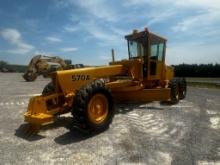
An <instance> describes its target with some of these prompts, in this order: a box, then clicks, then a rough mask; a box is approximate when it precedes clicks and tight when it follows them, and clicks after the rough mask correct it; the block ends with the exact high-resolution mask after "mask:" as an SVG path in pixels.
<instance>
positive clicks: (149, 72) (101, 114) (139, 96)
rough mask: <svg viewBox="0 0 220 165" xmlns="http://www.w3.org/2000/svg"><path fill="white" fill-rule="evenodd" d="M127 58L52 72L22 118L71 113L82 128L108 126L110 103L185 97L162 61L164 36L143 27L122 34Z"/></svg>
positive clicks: (42, 119)
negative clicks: (124, 39)
mask: <svg viewBox="0 0 220 165" xmlns="http://www.w3.org/2000/svg"><path fill="white" fill-rule="evenodd" d="M125 38H126V39H127V43H128V54H129V58H128V59H127V60H122V61H115V60H114V58H113V60H112V62H110V63H109V65H108V66H101V67H89V68H80V69H74V70H62V71H56V72H54V73H53V74H52V76H51V77H52V81H51V83H49V84H48V85H47V86H46V87H45V88H44V90H43V92H42V95H40V96H35V97H32V98H31V99H30V102H29V106H28V110H27V112H26V113H25V114H24V117H25V121H27V122H28V123H30V124H31V125H35V126H42V125H46V124H49V123H52V122H54V119H55V117H56V116H57V115H60V114H64V113H68V112H71V113H72V116H73V119H74V121H76V122H77V123H79V125H81V126H82V128H85V129H88V130H91V131H100V130H105V129H106V128H108V126H109V124H110V123H111V121H112V119H113V116H114V102H148V101H169V102H171V103H173V104H176V103H177V102H178V101H179V99H183V98H185V96H186V81H185V79H184V78H178V79H177V78H174V69H173V68H172V67H170V66H167V65H166V64H165V54H166V41H167V40H166V39H165V38H163V37H160V36H158V35H156V34H153V33H151V32H149V31H148V29H145V30H144V31H141V32H138V31H137V30H134V31H133V33H132V34H130V35H127V36H125Z"/></svg>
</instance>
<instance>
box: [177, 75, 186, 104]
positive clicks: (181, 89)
mask: <svg viewBox="0 0 220 165" xmlns="http://www.w3.org/2000/svg"><path fill="white" fill-rule="evenodd" d="M186 92H187V83H186V79H185V78H180V79H179V98H180V100H182V99H184V98H185V97H186Z"/></svg>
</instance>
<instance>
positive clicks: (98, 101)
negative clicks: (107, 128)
mask: <svg viewBox="0 0 220 165" xmlns="http://www.w3.org/2000/svg"><path fill="white" fill-rule="evenodd" d="M107 115H108V99H107V98H106V96H105V95H103V94H95V95H94V96H93V97H92V98H91V100H90V101H89V104H88V117H89V119H90V121H91V122H93V123H94V124H100V123H102V122H103V121H104V120H105V119H106V117H107Z"/></svg>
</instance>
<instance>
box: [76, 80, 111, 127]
mask: <svg viewBox="0 0 220 165" xmlns="http://www.w3.org/2000/svg"><path fill="white" fill-rule="evenodd" d="M72 115H73V117H74V119H75V120H76V121H77V122H78V123H80V124H81V125H83V126H84V127H83V128H85V129H89V130H91V131H104V130H105V129H107V128H108V127H109V125H110V123H111V122H112V118H113V116H114V107H113V99H112V96H111V93H110V91H109V90H108V89H107V88H106V87H105V84H104V82H103V81H101V80H95V81H94V82H92V83H90V84H88V85H86V86H84V87H82V88H81V89H80V90H79V91H78V92H77V94H76V96H75V98H74V99H73V108H72Z"/></svg>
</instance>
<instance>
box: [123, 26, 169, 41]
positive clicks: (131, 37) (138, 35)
mask: <svg viewBox="0 0 220 165" xmlns="http://www.w3.org/2000/svg"><path fill="white" fill-rule="evenodd" d="M149 35H150V36H151V37H152V38H155V39H156V40H159V41H161V42H166V41H167V39H166V38H164V37H162V36H159V35H157V34H154V33H152V32H149V31H148V29H147V28H145V30H144V31H140V32H138V31H137V30H133V33H132V34H129V35H126V36H125V39H127V40H137V39H141V38H146V36H149Z"/></svg>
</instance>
